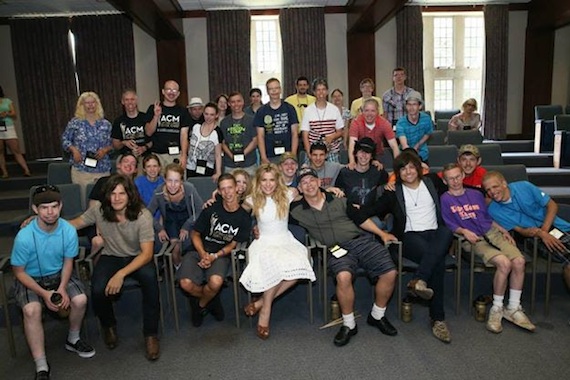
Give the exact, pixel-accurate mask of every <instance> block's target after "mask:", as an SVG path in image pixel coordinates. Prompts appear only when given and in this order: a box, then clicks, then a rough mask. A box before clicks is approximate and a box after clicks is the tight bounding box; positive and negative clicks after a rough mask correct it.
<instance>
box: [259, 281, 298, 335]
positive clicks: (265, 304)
mask: <svg viewBox="0 0 570 380" xmlns="http://www.w3.org/2000/svg"><path fill="white" fill-rule="evenodd" d="M296 283H297V280H289V281H285V280H283V281H281V282H280V283H279V284H277V285H275V286H274V287H272V288H271V289H268V290H266V291H265V292H264V293H263V296H262V297H261V300H262V301H261V310H260V311H259V321H258V324H259V325H261V326H266V327H267V326H269V320H270V319H271V307H272V305H273V301H274V300H275V299H276V298H277V297H279V296H280V295H281V294H283V293H284V292H285V291H286V290H287V289H290V288H291V287H292V286H293V285H295V284H296Z"/></svg>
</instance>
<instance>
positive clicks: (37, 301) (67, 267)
mask: <svg viewBox="0 0 570 380" xmlns="http://www.w3.org/2000/svg"><path fill="white" fill-rule="evenodd" d="M61 208H62V203H61V194H60V193H59V189H58V188H57V187H55V186H53V185H44V186H39V187H37V188H36V190H35V191H34V194H33V195H32V209H33V210H34V213H36V215H37V217H36V218H35V219H34V220H32V221H31V223H30V224H28V225H27V226H26V227H25V228H23V229H21V230H20V232H18V235H17V236H16V240H15V241H14V247H13V248H12V256H11V259H10V260H11V264H12V267H13V272H14V277H15V278H16V279H15V286H14V289H15V290H14V297H15V299H16V302H17V303H18V306H20V307H21V308H22V314H23V316H24V333H25V335H26V340H27V342H28V346H29V347H30V351H31V353H32V357H33V358H34V361H35V363H36V377H35V378H36V379H37V380H45V379H49V378H50V367H49V365H48V362H47V359H46V352H45V344H44V329H43V325H42V309H43V306H44V305H45V307H47V308H48V310H49V311H50V312H53V313H56V312H58V311H61V312H68V313H69V317H68V318H69V333H68V335H67V341H66V342H65V348H66V349H67V350H68V351H72V352H76V353H77V354H78V355H79V356H80V357H82V358H90V357H92V356H93V355H95V350H94V349H93V347H91V346H90V345H89V344H88V343H87V342H85V341H83V340H81V338H80V337H79V333H80V330H81V323H82V321H83V316H84V315H85V309H86V306H87V296H86V295H85V289H84V287H83V284H82V283H81V281H79V280H78V279H77V278H76V277H75V276H74V275H73V274H72V272H73V259H74V258H75V257H76V256H77V252H78V249H79V246H78V240H77V232H76V231H75V229H74V228H73V226H71V225H70V224H69V223H68V222H67V221H65V220H64V219H60V217H59V215H60V213H61ZM56 293H57V294H59V296H60V300H59V302H58V301H57V300H56V299H55V298H54V295H55V294H56Z"/></svg>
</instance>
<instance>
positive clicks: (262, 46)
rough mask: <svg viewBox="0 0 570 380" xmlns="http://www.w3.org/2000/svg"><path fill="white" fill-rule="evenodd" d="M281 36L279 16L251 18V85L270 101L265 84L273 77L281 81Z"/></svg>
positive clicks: (265, 100)
mask: <svg viewBox="0 0 570 380" xmlns="http://www.w3.org/2000/svg"><path fill="white" fill-rule="evenodd" d="M281 51H282V49H281V34H280V30H279V16H252V17H251V85H252V87H258V88H259V89H260V90H261V92H262V94H263V95H262V100H263V102H264V103H266V102H267V101H269V96H268V95H267V90H266V88H265V82H266V81H267V80H268V79H269V78H272V77H275V78H277V79H279V80H280V81H281Z"/></svg>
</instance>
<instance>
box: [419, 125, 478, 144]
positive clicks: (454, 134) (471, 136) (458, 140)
mask: <svg viewBox="0 0 570 380" xmlns="http://www.w3.org/2000/svg"><path fill="white" fill-rule="evenodd" d="M482 143H483V136H482V135H481V133H480V132H479V131H476V130H470V131H447V130H445V131H444V130H441V129H434V130H433V132H432V133H431V135H430V138H429V140H428V142H427V144H428V145H430V146H431V145H446V144H447V145H455V146H457V147H460V146H461V145H465V144H473V145H478V144H482Z"/></svg>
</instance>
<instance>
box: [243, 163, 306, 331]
mask: <svg viewBox="0 0 570 380" xmlns="http://www.w3.org/2000/svg"><path fill="white" fill-rule="evenodd" d="M296 195H297V191H296V190H295V189H293V188H289V187H287V186H286V185H285V183H284V182H283V178H282V175H281V172H280V171H279V169H278V168H277V166H276V165H275V164H263V165H261V166H260V167H259V168H258V169H257V172H256V174H255V178H254V179H253V185H252V192H251V195H250V196H248V197H247V198H246V200H245V203H244V205H245V206H246V207H251V209H252V211H253V214H254V216H255V217H256V218H257V225H258V227H259V238H258V239H256V240H254V241H253V242H252V243H251V245H250V246H249V250H248V251H249V264H248V266H247V267H246V268H245V270H244V272H243V274H242V276H241V278H240V282H241V283H242V284H243V286H244V287H245V288H246V289H247V290H249V291H250V292H252V293H263V295H262V296H261V298H259V299H257V300H256V301H255V302H252V303H250V304H249V305H247V306H246V308H245V310H244V311H245V313H246V314H247V315H248V316H254V315H256V314H257V313H259V321H258V325H257V336H258V337H259V338H261V339H263V340H265V339H267V338H269V320H270V317H271V305H272V303H273V300H274V299H275V298H277V297H279V296H280V295H281V294H283V293H284V292H285V291H286V290H287V289H289V288H291V287H292V286H293V285H295V283H296V282H297V280H299V279H309V280H311V281H315V273H314V272H313V268H312V267H311V264H310V263H309V259H308V257H307V249H306V247H305V246H304V245H303V244H301V243H299V241H297V240H296V239H295V238H294V237H293V235H292V234H291V232H289V230H288V228H287V222H288V219H289V204H290V203H291V201H292V200H293V199H294V198H295V196H296Z"/></svg>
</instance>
